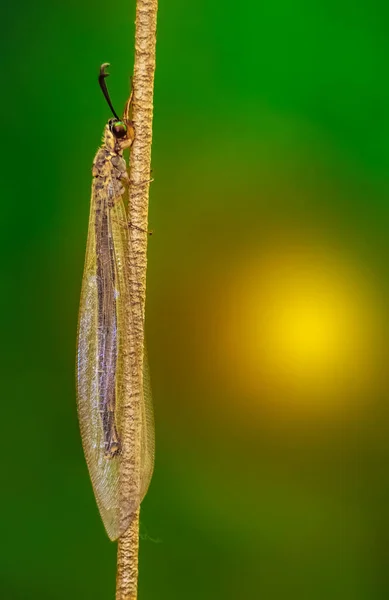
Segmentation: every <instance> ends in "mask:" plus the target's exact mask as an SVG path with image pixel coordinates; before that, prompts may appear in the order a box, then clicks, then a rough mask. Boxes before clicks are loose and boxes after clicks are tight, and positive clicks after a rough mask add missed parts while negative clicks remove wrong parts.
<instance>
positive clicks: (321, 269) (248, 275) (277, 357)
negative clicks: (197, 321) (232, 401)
mask: <svg viewBox="0 0 389 600" xmlns="http://www.w3.org/2000/svg"><path fill="white" fill-rule="evenodd" d="M378 313H379V310H378V307H377V303H376V301H375V299H374V294H373V291H372V287H371V285H370V284H369V283H368V282H367V280H366V279H365V278H364V276H363V274H362V273H361V272H360V271H359V270H358V268H357V267H356V265H355V264H354V265H353V264H350V263H347V262H346V261H345V260H344V259H343V258H342V256H340V255H336V254H335V253H333V252H329V251H328V250H327V251H324V250H323V249H322V248H312V247H311V248H305V249H304V250H300V251H296V250H294V251H291V250H290V249H285V252H278V253H277V254H272V252H271V251H268V253H267V254H266V255H265V257H264V258H262V260H260V261H258V262H257V263H256V264H253V263H251V264H249V265H248V266H246V267H245V268H244V270H243V272H242V270H241V272H240V273H239V274H237V276H236V279H234V280H233V281H232V285H231V287H230V303H229V308H228V314H224V315H223V319H226V320H227V323H228V325H227V334H226V335H225V336H224V337H223V340H222V344H223V348H221V351H222V356H221V358H222V359H223V361H224V360H225V358H226V354H227V362H228V363H229V365H228V366H227V368H226V364H225V362H224V368H225V373H226V375H227V378H228V380H229V382H230V383H231V384H232V385H234V384H235V386H237V387H238V388H240V390H241V391H243V392H246V393H249V394H256V395H257V396H259V397H260V398H264V397H267V398H269V397H272V398H274V397H277V398H278V399H281V400H282V403H283V404H284V403H287V404H289V405H296V404H298V403H300V404H302V405H304V406H306V405H307V404H312V405H317V401H318V399H319V398H321V401H320V404H321V405H323V404H324V405H336V404H339V402H341V401H342V400H345V399H346V398H349V397H351V396H355V394H358V395H360V394H363V393H365V392H366V391H369V389H371V388H372V386H373V385H374V378H375V375H376V374H377V370H376V366H377V361H376V358H377V353H378V346H379V342H378V339H379V335H378V331H379V329H378V321H379V319H378ZM224 325H226V321H224ZM322 400H324V402H323V401H322Z"/></svg>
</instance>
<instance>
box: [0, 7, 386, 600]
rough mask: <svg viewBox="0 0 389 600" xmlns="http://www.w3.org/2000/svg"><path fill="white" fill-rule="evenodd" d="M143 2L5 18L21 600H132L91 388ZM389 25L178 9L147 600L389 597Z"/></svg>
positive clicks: (157, 256)
mask: <svg viewBox="0 0 389 600" xmlns="http://www.w3.org/2000/svg"><path fill="white" fill-rule="evenodd" d="M134 2H135V0H134V1H131V2H129V1H127V2H124V0H114V1H113V2H110V3H108V4H107V3H106V2H103V1H102V0H94V1H93V2H92V1H91V0H84V1H83V2H82V3H81V4H80V3H79V2H76V1H75V0H69V1H68V2H66V3H63V4H61V3H53V2H48V1H47V0H40V1H39V2H38V3H32V2H27V1H25V0H20V1H19V2H18V3H16V4H14V5H11V4H7V5H5V3H3V6H2V19H1V23H2V36H1V41H0V47H1V52H2V57H3V60H2V67H1V71H2V94H1V103H2V113H1V114H2V123H3V125H2V127H3V137H2V144H1V150H2V163H1V164H2V194H1V195H2V218H1V235H0V245H1V249H2V253H1V256H2V259H3V260H2V267H1V269H2V272H1V285H2V293H1V296H0V298H1V303H2V306H3V308H2V311H1V313H0V314H1V321H2V323H1V331H2V344H1V346H0V364H1V371H2V374H1V375H2V376H1V380H2V385H1V389H2V392H1V407H2V409H1V410H2V419H1V422H2V435H1V439H2V446H3V449H2V452H1V459H0V462H1V472H2V475H3V483H2V493H1V495H0V510H1V514H2V518H1V527H0V530H1V546H0V597H1V598H6V599H7V600H26V599H35V598H37V599H38V598H39V599H40V600H48V599H50V600H52V599H56V600H65V599H66V600H68V598H72V599H74V600H77V599H79V600H81V599H84V598H93V599H94V600H105V599H108V598H113V597H114V588H115V563H116V545H115V544H112V543H110V542H109V540H108V538H107V536H106V534H105V531H104V528H103V525H102V523H101V521H100V517H99V514H98V511H97V508H96V505H95V500H94V497H93V493H92V488H91V485H90V482H89V478H88V473H87V469H86V465H85V461H84V457H83V453H82V448H81V441H80V437H79V430H78V422H77V416H76V399H75V386H74V361H75V337H76V327H77V311H78V301H79V292H80V284H81V277H82V269H83V261H84V251H85V243H86V233H87V220H88V212H89V200H90V185H91V162H92V160H93V157H94V154H95V151H96V149H97V147H98V145H99V143H100V138H101V133H102V130H103V128H104V125H105V123H106V121H107V119H108V118H109V117H110V114H109V111H108V108H107V105H106V103H105V101H104V99H103V97H102V94H101V92H100V90H99V89H98V86H97V73H98V68H99V65H100V64H101V63H102V62H105V61H108V62H110V63H111V69H110V71H111V77H110V79H109V86H110V90H111V95H112V99H113V103H114V105H115V106H117V107H118V108H117V110H118V111H121V109H122V108H121V107H122V106H124V102H125V100H126V99H127V95H128V88H129V76H130V73H131V71H132V66H133V34H134V27H133V21H134V10H135V6H134ZM388 32H389V8H388V6H387V5H386V4H385V3H384V2H380V1H378V0H375V1H373V2H372V1H371V0H354V2H349V1H348V0H336V1H335V0H314V1H310V2H308V0H293V1H292V0H264V1H262V2H257V1H256V0H247V1H246V2H244V3H240V4H239V3H238V4H237V3H236V2H221V1H218V0H207V1H206V0H198V1H197V2H194V3H190V2H182V1H180V0H169V1H167V2H161V3H160V12H159V22H158V45H157V73H156V87H155V121H154V144H153V176H154V178H155V182H154V183H153V185H152V189H151V199H150V229H152V230H153V231H154V235H153V236H152V237H151V238H150V242H149V269H148V294H147V339H148V348H149V358H150V365H151V373H152V382H153V391H154V402H155V413H156V431H157V455H156V467H155V475H154V478H153V481H152V484H151V487H150V490H149V493H148V496H147V497H146V499H145V501H144V503H143V505H142V514H141V521H142V522H141V532H142V541H141V551H140V582H139V599H140V600H154V599H155V600H156V599H158V600H161V599H167V598H169V600H198V599H199V598H200V599H201V600H216V599H223V600H237V599H247V600H257V599H258V600H259V599H266V600H279V599H280V600H281V599H282V600H283V599H284V598H293V599H295V598H296V599H299V600H305V599H306V600H322V599H323V600H324V599H326V600H327V599H328V598H331V599H333V600H347V599H350V600H380V599H386V598H388V597H389V569H388V563H389V415H388V405H387V402H388V369H387V350H388V339H389V335H388V323H389V320H388V314H387V306H388V282H389V278H388V230H389V222H388V216H389V215H388V192H389V83H388V82H389V70H388V65H389V37H388Z"/></svg>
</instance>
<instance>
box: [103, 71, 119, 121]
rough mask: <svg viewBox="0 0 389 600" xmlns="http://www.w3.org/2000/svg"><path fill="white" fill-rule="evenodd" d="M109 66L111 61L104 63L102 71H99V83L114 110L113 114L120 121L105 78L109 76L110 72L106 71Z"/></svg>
mask: <svg viewBox="0 0 389 600" xmlns="http://www.w3.org/2000/svg"><path fill="white" fill-rule="evenodd" d="M107 67H109V63H103V64H102V65H101V67H100V73H99V85H100V87H101V91H102V92H103V94H104V97H105V99H106V101H107V103H108V106H109V108H110V109H111V111H112V114H113V116H114V117H115V118H116V119H117V120H118V121H120V118H119V117H118V115H117V114H116V111H115V109H114V107H113V106H112V102H111V98H110V97H109V92H108V88H107V84H106V83H105V78H106V77H108V76H109V73H107V72H106V68H107Z"/></svg>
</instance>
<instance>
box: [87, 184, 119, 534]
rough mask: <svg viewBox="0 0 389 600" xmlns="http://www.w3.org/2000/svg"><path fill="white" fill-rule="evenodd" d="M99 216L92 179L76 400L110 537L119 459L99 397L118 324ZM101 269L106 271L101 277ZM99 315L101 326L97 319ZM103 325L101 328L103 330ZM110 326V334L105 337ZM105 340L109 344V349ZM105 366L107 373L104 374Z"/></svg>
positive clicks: (108, 381) (101, 203)
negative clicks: (110, 451) (110, 446)
mask: <svg viewBox="0 0 389 600" xmlns="http://www.w3.org/2000/svg"><path fill="white" fill-rule="evenodd" d="M104 212H105V214H104ZM103 217H105V219H106V218H107V210H106V199H105V198H104V192H103V190H101V189H98V188H97V187H96V180H94V183H93V186H92V199H91V208H90V217H89V228H88V241H87V248H86V256H85V267H84V275H83V281H82V290H81V301H80V312H79V325H78V340H77V342H78V346H77V404H78V415H79V422H80V429H81V438H82V444H83V448H84V453H85V458H86V462H87V465H88V469H89V474H90V477H91V480H92V485H93V489H94V493H95V497H96V501H97V504H98V507H99V510H100V514H101V517H102V519H103V522H104V525H105V528H106V530H107V533H108V535H109V537H110V538H111V539H115V538H116V537H117V522H118V488H119V461H118V456H116V457H113V458H107V430H104V414H103V413H104V408H103V407H102V397H103V396H104V393H107V388H108V387H109V388H110V389H111V390H112V377H114V371H115V369H116V365H115V364H110V366H108V364H109V363H112V357H113V355H115V356H116V349H115V348H114V347H113V348H112V341H113V339H114V337H115V331H112V328H113V329H116V330H117V322H116V317H115V315H113V314H112V310H114V305H113V304H112V301H109V299H110V298H112V290H109V289H107V284H108V285H109V282H108V279H109V275H110V273H109V269H112V264H110V265H108V263H107V262H106V263H104V262H101V261H104V260H105V261H107V260H108V259H109V257H107V256H105V257H104V256H103V253H105V252H106V250H107V248H106V245H104V244H103V246H102V245H101V244H102V239H101V238H102V236H104V235H106V233H107V231H108V227H109V225H108V222H107V221H106V222H105V225H104V227H103V224H102V222H103ZM98 255H99V257H100V265H99V260H98ZM104 265H105V266H106V267H107V266H108V270H107V269H104ZM102 269H103V270H105V271H106V272H105V274H104V276H103V275H102V272H101V271H102ZM107 299H108V305H107ZM103 318H104V319H105V324H103V323H102V319H103ZM104 328H105V331H102V329H104ZM109 328H111V332H109V335H108V336H107V333H106V331H107V329H109ZM108 338H109V339H108ZM110 344H111V348H109V347H108V346H109V345H110ZM113 346H114V344H113ZM107 370H110V373H109V375H108V377H105V378H104V375H106V371H107ZM106 426H107V425H106Z"/></svg>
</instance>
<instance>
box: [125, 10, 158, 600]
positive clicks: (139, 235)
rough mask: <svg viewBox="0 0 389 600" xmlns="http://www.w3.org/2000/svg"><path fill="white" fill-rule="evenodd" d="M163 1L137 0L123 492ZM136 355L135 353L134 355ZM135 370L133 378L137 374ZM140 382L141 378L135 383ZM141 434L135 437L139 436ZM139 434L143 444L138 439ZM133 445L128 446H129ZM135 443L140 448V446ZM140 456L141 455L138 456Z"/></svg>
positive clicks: (135, 395) (139, 333) (129, 543)
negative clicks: (159, 24)
mask: <svg viewBox="0 0 389 600" xmlns="http://www.w3.org/2000/svg"><path fill="white" fill-rule="evenodd" d="M157 8H158V2H157V0H137V5H136V22H135V27H136V30H135V62H134V76H133V81H132V86H133V100H132V120H133V123H134V129H135V140H134V143H133V145H132V147H131V154H130V188H129V221H130V223H131V226H130V227H129V234H130V245H131V252H130V253H129V256H130V261H129V279H130V304H131V313H132V318H131V319H130V318H128V319H127V327H128V331H127V339H128V340H129V348H128V354H129V360H128V361H126V362H127V365H128V372H127V373H126V374H125V376H124V380H125V381H124V384H125V386H126V391H127V398H128V399H129V402H128V403H126V404H127V408H125V409H124V414H123V417H124V433H123V440H122V442H123V443H122V445H123V449H122V463H123V476H122V485H123V486H124V490H123V494H124V496H125V497H127V498H128V497H129V496H130V494H131V489H130V488H131V487H132V486H133V483H131V482H133V481H134V479H133V478H134V476H135V480H138V481H139V478H140V464H139V453H140V452H139V453H138V451H137V448H136V447H137V445H139V440H140V435H139V428H140V417H139V415H140V405H141V400H142V370H143V364H141V365H140V371H141V373H140V374H139V370H138V376H137V375H136V365H135V363H136V362H137V361H136V358H138V369H139V357H140V360H141V361H142V360H143V348H144V314H145V299H146V268H147V241H148V234H147V231H148V205H149V187H150V165H151V141H152V120H153V92H154V72H155V44H156V28H157ZM134 357H135V358H134ZM131 375H132V377H131ZM134 381H135V382H136V383H135V385H134ZM134 436H135V438H134ZM134 439H135V440H136V441H137V444H134ZM126 446H127V451H126ZM134 447H135V450H134ZM137 455H138V456H137ZM138 543H139V510H138V511H137V512H136V513H135V514H134V517H133V519H132V521H131V523H130V525H129V527H128V529H127V530H126V532H125V533H124V534H123V535H122V536H121V537H120V538H119V542H118V560H117V580H116V600H136V599H137V587H138Z"/></svg>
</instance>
